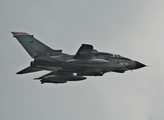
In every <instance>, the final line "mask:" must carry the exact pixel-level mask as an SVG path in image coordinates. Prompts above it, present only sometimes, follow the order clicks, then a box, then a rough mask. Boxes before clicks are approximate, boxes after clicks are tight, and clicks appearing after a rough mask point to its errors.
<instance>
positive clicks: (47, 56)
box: [12, 32, 146, 84]
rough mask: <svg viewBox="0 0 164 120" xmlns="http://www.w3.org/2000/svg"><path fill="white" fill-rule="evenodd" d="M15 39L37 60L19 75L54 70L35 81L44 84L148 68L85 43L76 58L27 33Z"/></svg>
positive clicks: (17, 34)
mask: <svg viewBox="0 0 164 120" xmlns="http://www.w3.org/2000/svg"><path fill="white" fill-rule="evenodd" d="M12 34H13V36H14V37H15V38H16V39H17V40H18V41H19V43H20V44H21V45H22V46H23V47H24V49H25V50H26V51H27V52H28V54H29V55H30V56H31V57H32V58H33V59H34V60H33V61H31V63H30V66H28V67H27V68H25V69H23V70H21V71H19V72H17V74H25V73H31V72H36V71H41V70H48V71H51V72H50V73H48V74H46V75H43V76H41V77H38V78H34V79H35V80H40V82H41V84H43V83H66V82H67V81H80V80H85V79H86V77H85V76H103V74H104V73H107V72H117V73H124V72H125V71H127V70H133V69H139V68H142V67H145V66H146V65H144V64H142V63H140V62H137V61H134V60H131V59H129V58H126V57H122V56H120V55H114V54H111V53H106V52H99V51H97V50H95V49H93V46H92V45H89V44H82V45H81V47H80V48H79V50H78V51H77V53H76V54H75V55H69V54H66V53H62V50H54V49H51V48H50V47H48V46H47V45H45V44H43V43H42V42H40V41H39V40H37V39H35V38H34V36H33V35H29V34H27V33H24V32H12Z"/></svg>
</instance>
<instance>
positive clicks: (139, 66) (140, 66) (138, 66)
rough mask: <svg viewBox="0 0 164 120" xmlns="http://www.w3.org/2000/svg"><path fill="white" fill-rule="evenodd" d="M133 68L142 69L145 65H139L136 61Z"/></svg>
mask: <svg viewBox="0 0 164 120" xmlns="http://www.w3.org/2000/svg"><path fill="white" fill-rule="evenodd" d="M135 64H136V65H135V68H134V69H139V68H142V67H145V66H146V65H144V64H142V63H140V62H137V61H135Z"/></svg>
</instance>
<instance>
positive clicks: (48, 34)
mask: <svg viewBox="0 0 164 120" xmlns="http://www.w3.org/2000/svg"><path fill="white" fill-rule="evenodd" d="M11 31H20V32H27V33H29V34H33V35H34V36H35V38H37V39H39V40H40V41H42V42H43V43H45V44H47V45H48V46H50V47H52V48H54V49H63V52H65V53H69V54H75V53H76V51H77V50H78V48H79V47H80V45H81V44H82V43H89V44H92V45H93V46H94V48H95V49H97V50H99V51H105V52H111V53H115V54H120V55H122V56H125V57H128V58H131V59H133V60H137V61H140V62H142V63H144V64H147V65H148V66H149V67H146V68H142V69H139V70H134V71H132V72H131V71H128V72H126V73H124V74H118V73H107V74H105V75H104V76H103V77H88V79H87V80H85V81H80V82H68V83H66V84H58V85H55V84H43V85H41V84H40V82H39V81H34V80H33V78H35V77H38V76H40V75H42V74H45V73H47V72H46V71H43V72H38V73H31V74H26V75H16V74H15V73H16V72H17V71H19V70H21V69H23V68H25V67H27V66H28V65H29V64H30V61H32V58H30V56H29V55H28V54H27V53H26V51H25V50H24V49H23V47H22V46H21V45H20V44H19V43H18V42H17V40H16V39H15V38H13V37H12V35H11ZM163 52H164V1H163V0H53V1H52V0H43V1H39V0H1V1H0V56H1V57H0V119H1V120H11V119H12V120H45V119H46V120H52V119H54V120H164V114H163V113H164V69H163V67H164V62H163V60H164V54H163Z"/></svg>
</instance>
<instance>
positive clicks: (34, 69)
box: [16, 66, 41, 74]
mask: <svg viewBox="0 0 164 120" xmlns="http://www.w3.org/2000/svg"><path fill="white" fill-rule="evenodd" d="M37 71H41V70H40V69H37V68H32V67H30V66H29V67H27V68H25V69H23V70H21V71H19V72H17V73H16V74H26V73H31V72H37Z"/></svg>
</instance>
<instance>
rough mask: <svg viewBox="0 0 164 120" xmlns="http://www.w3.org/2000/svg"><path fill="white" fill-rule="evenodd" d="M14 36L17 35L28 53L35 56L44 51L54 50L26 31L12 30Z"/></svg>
mask: <svg viewBox="0 0 164 120" xmlns="http://www.w3.org/2000/svg"><path fill="white" fill-rule="evenodd" d="M11 33H12V34H13V37H15V38H16V39H17V40H18V41H19V43H20V44H21V45H22V46H23V47H24V49H25V50H26V51H27V52H28V54H29V55H30V56H31V57H32V58H35V57H37V56H38V55H40V54H43V53H51V52H53V51H54V50H53V49H51V48H50V47H48V46H47V45H45V44H43V43H42V42H40V41H39V40H37V39H35V38H34V37H33V35H29V34H27V33H24V32H11Z"/></svg>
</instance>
